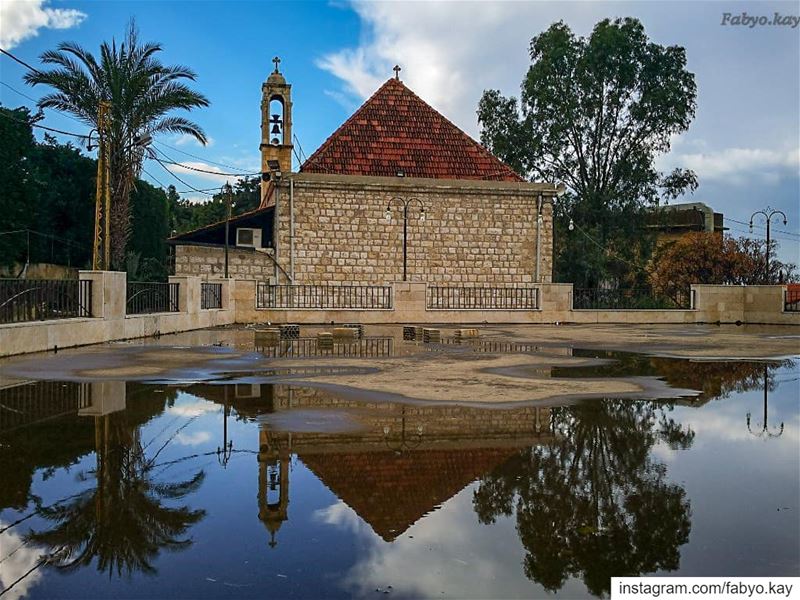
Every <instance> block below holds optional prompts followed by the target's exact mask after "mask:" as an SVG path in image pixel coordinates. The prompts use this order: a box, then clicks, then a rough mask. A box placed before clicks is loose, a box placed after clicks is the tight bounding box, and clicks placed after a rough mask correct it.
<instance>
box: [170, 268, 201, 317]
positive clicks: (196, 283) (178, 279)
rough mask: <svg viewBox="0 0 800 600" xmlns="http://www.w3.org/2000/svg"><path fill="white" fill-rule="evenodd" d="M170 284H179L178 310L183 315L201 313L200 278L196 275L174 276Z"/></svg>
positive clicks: (171, 277)
mask: <svg viewBox="0 0 800 600" xmlns="http://www.w3.org/2000/svg"><path fill="white" fill-rule="evenodd" d="M169 282H170V283H177V284H178V285H179V287H178V309H179V312H181V313H186V314H197V313H199V312H200V283H201V279H200V277H197V276H196V275H172V276H170V278H169Z"/></svg>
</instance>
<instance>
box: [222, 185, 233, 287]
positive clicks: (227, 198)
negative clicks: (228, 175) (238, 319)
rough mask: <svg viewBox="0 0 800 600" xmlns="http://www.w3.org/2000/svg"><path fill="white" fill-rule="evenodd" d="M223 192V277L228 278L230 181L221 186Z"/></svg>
mask: <svg viewBox="0 0 800 600" xmlns="http://www.w3.org/2000/svg"><path fill="white" fill-rule="evenodd" d="M222 190H223V192H224V193H225V204H226V207H225V279H227V278H228V248H229V247H230V226H231V203H232V201H233V198H232V197H231V196H232V195H233V188H232V187H231V184H230V183H227V182H226V183H225V185H224V186H223V187H222Z"/></svg>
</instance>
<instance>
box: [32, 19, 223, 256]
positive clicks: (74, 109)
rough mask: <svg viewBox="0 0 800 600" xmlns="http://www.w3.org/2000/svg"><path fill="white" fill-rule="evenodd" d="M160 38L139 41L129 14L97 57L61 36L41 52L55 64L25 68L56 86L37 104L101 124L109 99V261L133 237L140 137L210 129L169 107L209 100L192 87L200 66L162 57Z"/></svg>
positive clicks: (199, 135) (37, 81)
mask: <svg viewBox="0 0 800 600" xmlns="http://www.w3.org/2000/svg"><path fill="white" fill-rule="evenodd" d="M161 50H162V47H161V45H160V44H158V43H152V42H151V43H142V42H140V40H139V35H138V31H137V29H136V26H135V24H134V23H133V22H132V23H131V24H130V26H129V27H128V30H127V32H126V34H125V37H124V39H123V40H122V42H121V43H119V44H118V43H117V41H116V40H115V39H112V41H111V42H110V43H109V42H104V43H103V44H102V45H101V46H100V55H99V59H98V58H96V57H95V56H94V55H93V54H92V53H91V52H89V51H88V50H87V49H85V48H83V47H81V46H79V45H78V44H76V43H73V42H64V43H62V44H59V46H58V48H57V49H56V50H49V51H47V52H45V53H43V54H42V55H41V60H42V62H43V63H45V64H47V65H53V66H54V68H53V69H50V70H45V71H34V72H30V73H28V74H27V75H26V81H27V82H28V83H29V84H31V85H46V86H49V87H51V88H53V90H54V91H53V92H52V93H49V94H47V95H45V96H43V97H42V99H41V100H40V101H39V106H40V107H42V108H55V109H58V110H62V111H65V112H68V113H71V114H73V115H75V116H76V117H78V118H79V119H80V120H81V121H83V122H84V123H86V124H87V125H88V126H89V127H91V128H93V129H98V128H99V122H98V120H99V119H98V115H99V112H100V111H99V108H100V106H101V103H102V102H108V103H109V104H110V113H109V115H108V124H107V127H106V128H105V133H106V137H107V140H108V141H107V147H108V153H109V160H110V173H111V177H110V179H111V204H112V208H111V264H112V266H113V267H115V268H121V267H122V266H123V265H124V263H125V256H126V246H127V244H128V239H129V237H130V227H131V212H130V194H131V191H132V189H133V185H134V181H135V179H136V178H137V177H138V175H139V173H140V171H141V166H142V160H143V157H144V151H145V149H144V148H143V147H142V145H141V144H140V142H141V140H145V139H147V138H148V136H152V135H155V134H159V133H181V134H188V135H190V136H192V137H194V138H195V139H197V140H198V141H199V142H201V143H203V144H205V143H206V141H207V140H206V136H205V134H204V133H203V130H202V129H201V127H200V126H199V125H197V124H196V123H194V122H192V121H190V120H188V119H186V118H184V117H179V116H174V115H170V113H171V112H172V111H174V110H178V109H182V110H191V109H194V108H198V107H204V106H208V100H207V99H206V97H205V96H203V95H202V94H200V93H199V92H197V91H195V90H193V89H191V88H190V87H189V86H188V85H187V84H186V81H194V80H195V79H196V76H195V73H194V72H193V71H192V70H191V69H189V68H188V67H185V66H180V65H175V66H167V65H164V64H162V63H161V62H160V61H159V60H158V57H157V54H158V53H159V52H160V51H161Z"/></svg>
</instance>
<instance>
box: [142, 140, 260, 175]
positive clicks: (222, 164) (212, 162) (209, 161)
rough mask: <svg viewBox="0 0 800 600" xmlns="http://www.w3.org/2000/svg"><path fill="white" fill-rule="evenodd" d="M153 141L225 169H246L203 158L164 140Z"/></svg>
mask: <svg viewBox="0 0 800 600" xmlns="http://www.w3.org/2000/svg"><path fill="white" fill-rule="evenodd" d="M154 143H156V144H158V145H159V146H164V147H166V148H169V149H171V150H175V152H180V153H181V154H185V155H186V156H191V157H192V158H196V159H198V160H202V161H205V162H208V163H211V164H213V165H219V166H220V167H225V168H226V169H235V170H236V171H246V169H242V168H239V167H234V166H233V165H226V164H225V163H221V162H217V161H214V160H211V159H209V158H203V157H202V156H198V155H197V154H192V153H191V152H186V150H181V149H180V148H176V147H175V146H170V145H169V144H165V143H164V142H154ZM162 154H163V152H162ZM164 156H166V154H164Z"/></svg>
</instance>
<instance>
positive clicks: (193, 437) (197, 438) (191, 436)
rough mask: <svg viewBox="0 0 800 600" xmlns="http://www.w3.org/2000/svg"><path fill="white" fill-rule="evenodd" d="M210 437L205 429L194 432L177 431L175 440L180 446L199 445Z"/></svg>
mask: <svg viewBox="0 0 800 600" xmlns="http://www.w3.org/2000/svg"><path fill="white" fill-rule="evenodd" d="M210 439H211V434H210V433H209V432H207V431H195V432H194V433H179V434H178V435H176V436H175V441H176V442H178V443H179V444H180V445H181V446H199V445H200V444H204V443H206V442H207V441H208V440H210Z"/></svg>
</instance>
